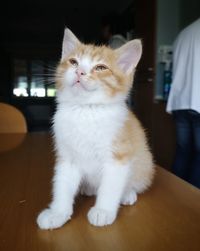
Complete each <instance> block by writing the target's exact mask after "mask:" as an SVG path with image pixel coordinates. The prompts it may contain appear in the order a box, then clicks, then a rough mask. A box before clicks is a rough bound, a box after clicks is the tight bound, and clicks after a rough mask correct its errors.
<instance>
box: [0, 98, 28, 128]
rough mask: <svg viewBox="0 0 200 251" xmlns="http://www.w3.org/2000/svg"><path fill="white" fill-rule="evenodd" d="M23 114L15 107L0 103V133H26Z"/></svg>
mask: <svg viewBox="0 0 200 251" xmlns="http://www.w3.org/2000/svg"><path fill="white" fill-rule="evenodd" d="M26 132H27V124H26V120H25V117H24V115H23V114H22V112H21V111H19V110H18V109H17V108H16V107H14V106H12V105H9V104H5V103H0V133H26Z"/></svg>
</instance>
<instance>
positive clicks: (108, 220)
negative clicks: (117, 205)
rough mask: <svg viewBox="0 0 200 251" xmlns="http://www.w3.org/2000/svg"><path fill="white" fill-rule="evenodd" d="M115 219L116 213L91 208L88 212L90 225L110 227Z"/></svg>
mask: <svg viewBox="0 0 200 251" xmlns="http://www.w3.org/2000/svg"><path fill="white" fill-rule="evenodd" d="M115 219H116V212H115V211H114V212H113V211H107V210H104V209H100V208H96V207H92V208H91V209H90V211H89V212H88V220H89V222H90V224H92V225H94V226H98V227H102V226H106V225H110V224H112V223H113V222H114V220H115Z"/></svg>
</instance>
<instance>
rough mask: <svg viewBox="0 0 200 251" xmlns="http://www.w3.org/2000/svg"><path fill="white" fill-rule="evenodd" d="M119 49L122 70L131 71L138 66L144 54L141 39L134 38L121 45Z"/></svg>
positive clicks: (119, 62) (119, 61) (119, 63)
mask: <svg viewBox="0 0 200 251" xmlns="http://www.w3.org/2000/svg"><path fill="white" fill-rule="evenodd" d="M117 51H118V52H119V58H118V65H119V67H120V68H121V69H122V71H124V72H126V73H131V72H132V71H133V70H134V68H135V67H136V66H137V64H138V62H139V60H140V57H141V54H142V45H141V42H140V40H132V41H130V42H128V43H127V44H125V45H123V46H122V47H120V48H119V49H118V50H117Z"/></svg>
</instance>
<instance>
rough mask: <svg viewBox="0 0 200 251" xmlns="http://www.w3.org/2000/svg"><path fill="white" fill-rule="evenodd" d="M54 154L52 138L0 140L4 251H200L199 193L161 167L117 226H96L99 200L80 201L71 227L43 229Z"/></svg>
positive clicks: (5, 137) (9, 137)
mask: <svg viewBox="0 0 200 251" xmlns="http://www.w3.org/2000/svg"><path fill="white" fill-rule="evenodd" d="M13 142H14V143H13ZM9 144H10V150H9ZM52 149H53V147H52V143H51V140H50V136H49V135H47V134H27V136H25V137H24V136H23V135H20V134H19V135H14V134H13V135H9V134H8V135H0V250H1V251H11V250H12V251H15V250H18V251H25V250H26V251H33V250H34V251H46V250H48V251H50V250H51V251H54V250H56V251H77V250H81V251H84V250H87V251H88V250H92V251H96V250H98V251H107V250H115V251H129V250H130V251H134V250H138V251H143V250H148V251H151V250H152V251H157V250H158V251H162V250H167V251H173V250H176V251H179V250H180V251H183V250H187V251H188V250H190V251H193V250H194V251H197V250H198V251H199V250H200V190H198V189H196V188H194V187H193V186H191V185H189V184H187V183H186V182H184V181H182V180H181V179H179V178H177V177H175V176H174V175H172V174H171V173H169V172H168V171H166V170H164V169H162V168H159V167H158V168H157V174H156V177H155V181H154V184H153V186H152V187H151V189H150V190H149V191H147V192H145V193H144V194H142V195H139V199H138V201H137V203H136V204H135V205H134V206H124V207H122V208H121V209H120V211H119V215H118V218H117V220H116V222H115V223H114V224H113V225H111V226H108V227H103V228H97V227H94V226H91V225H90V224H89V223H88V221H87V218H86V215H87V211H88V210H89V208H90V207H91V206H92V205H93V204H94V198H93V197H92V198H89V197H83V196H79V197H78V198H77V200H76V204H75V212H74V215H73V217H72V220H71V221H70V222H68V223H67V224H65V225H64V226H63V227H62V228H60V229H57V230H52V231H45V230H40V229H38V227H37V225H36V217H37V214H38V212H39V211H40V210H41V209H43V208H44V207H45V206H47V204H48V203H49V201H50V191H51V178H52V174H53V165H54V154H53V150H52Z"/></svg>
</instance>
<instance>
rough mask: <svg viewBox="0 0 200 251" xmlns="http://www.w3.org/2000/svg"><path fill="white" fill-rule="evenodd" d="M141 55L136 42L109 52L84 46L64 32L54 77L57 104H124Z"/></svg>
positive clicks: (69, 33) (70, 34)
mask: <svg viewBox="0 0 200 251" xmlns="http://www.w3.org/2000/svg"><path fill="white" fill-rule="evenodd" d="M141 54H142V45H141V41H140V40H132V41H130V42H128V43H126V44H125V45H123V46H121V47H120V48H119V49H115V50H112V49H111V48H109V47H106V46H94V45H85V44H83V43H81V42H80V41H79V40H78V39H77V38H76V36H75V35H74V34H73V33H72V32H71V31H70V30H69V29H66V30H65V34H64V40H63V48H62V58H61V62H60V64H59V66H58V68H57V74H56V78H57V81H56V82H57V89H58V90H57V94H58V95H57V96H58V102H70V103H74V104H106V103H116V102H121V101H122V100H123V101H124V100H125V99H126V97H127V95H128V93H129V90H130V88H131V86H132V81H133V74H134V70H135V67H136V66H137V64H138V61H139V60H140V57H141Z"/></svg>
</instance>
